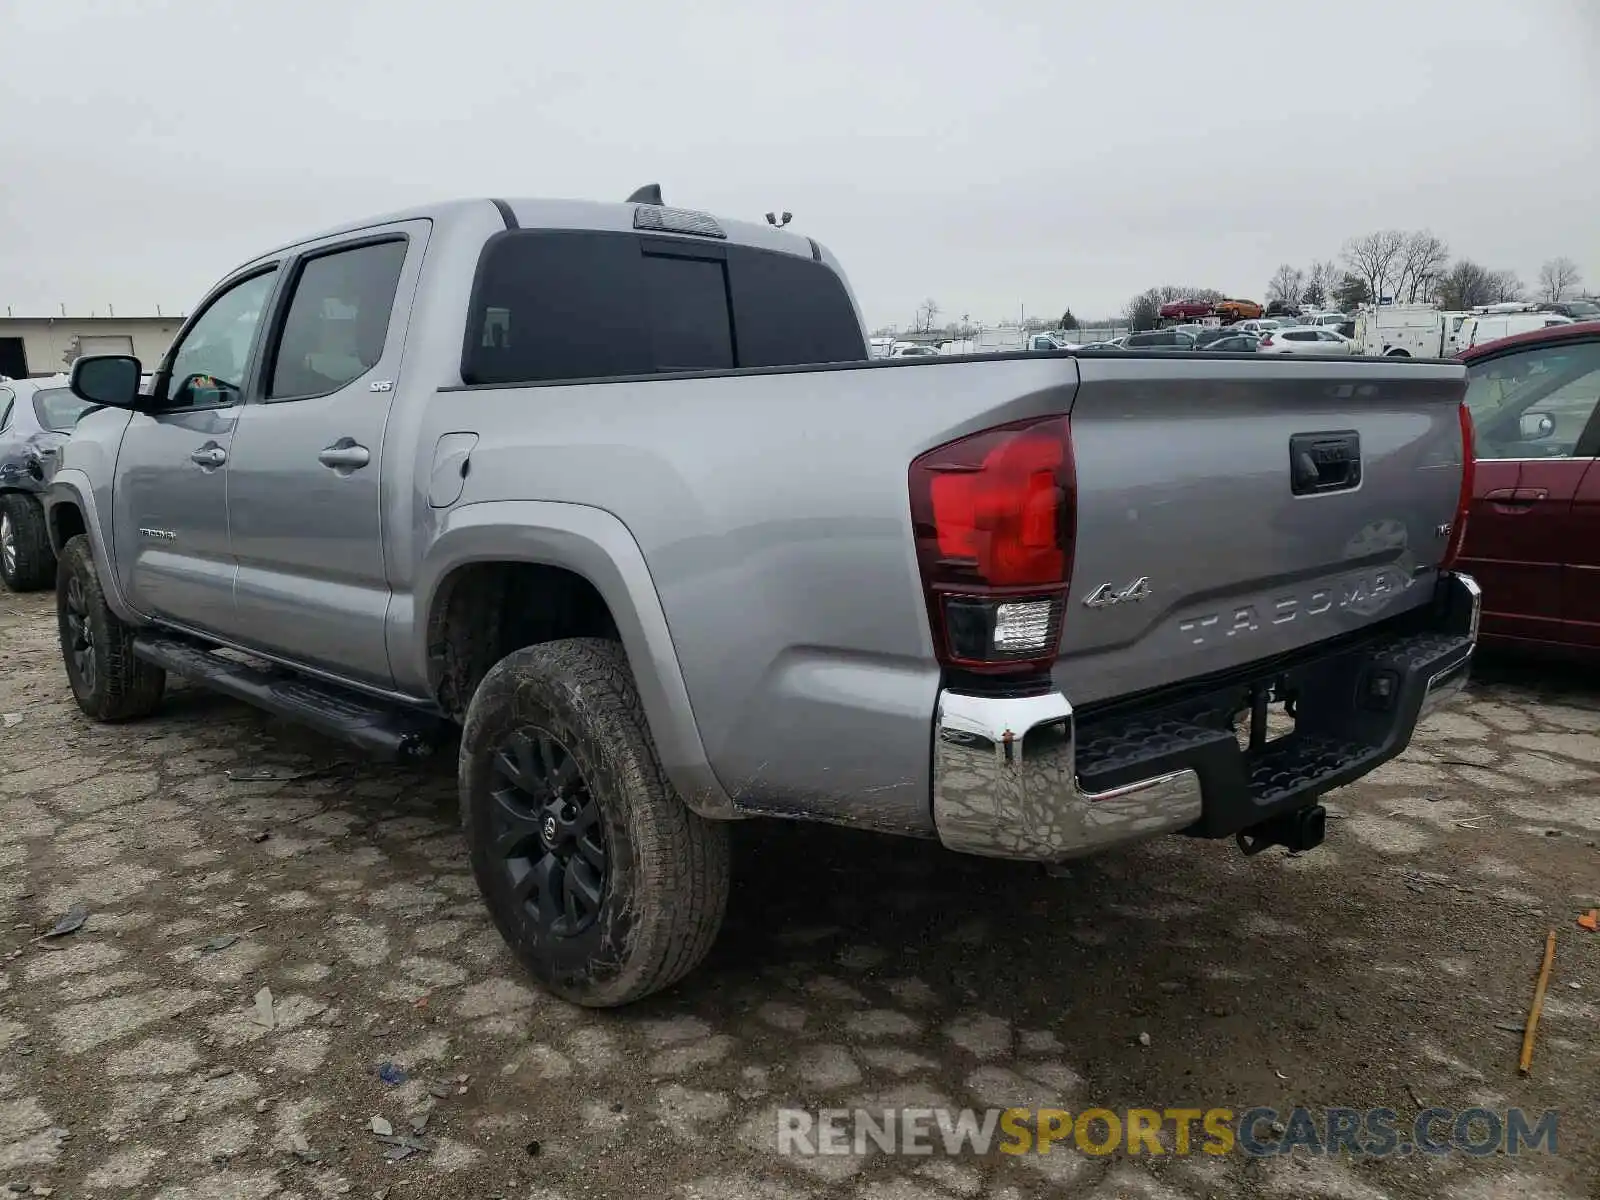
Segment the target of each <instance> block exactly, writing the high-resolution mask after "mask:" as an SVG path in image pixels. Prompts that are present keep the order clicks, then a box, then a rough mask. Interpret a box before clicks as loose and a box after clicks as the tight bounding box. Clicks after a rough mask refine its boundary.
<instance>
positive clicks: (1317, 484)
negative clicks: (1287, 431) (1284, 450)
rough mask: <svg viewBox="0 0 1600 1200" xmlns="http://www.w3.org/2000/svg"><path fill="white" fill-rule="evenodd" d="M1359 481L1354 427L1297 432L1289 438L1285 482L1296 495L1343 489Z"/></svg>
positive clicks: (1358, 438) (1358, 443) (1358, 439)
mask: <svg viewBox="0 0 1600 1200" xmlns="http://www.w3.org/2000/svg"><path fill="white" fill-rule="evenodd" d="M1360 483H1361V435H1360V434H1359V433H1357V432H1356V431H1355V430H1353V429H1351V430H1339V431H1335V432H1331V433H1297V434H1294V435H1293V436H1292V437H1290V439H1289V486H1290V490H1291V491H1293V493H1294V494H1295V495H1296V496H1320V495H1322V494H1324V493H1325V492H1346V491H1349V490H1350V489H1351V488H1353V487H1357V486H1359V485H1360Z"/></svg>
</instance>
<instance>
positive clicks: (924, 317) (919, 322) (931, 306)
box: [911, 296, 939, 333]
mask: <svg viewBox="0 0 1600 1200" xmlns="http://www.w3.org/2000/svg"><path fill="white" fill-rule="evenodd" d="M938 317H939V302H938V301H937V300H935V299H934V298H933V297H932V296H929V297H928V298H927V299H926V300H924V301H923V302H922V303H921V304H919V305H917V315H916V319H915V320H914V321H913V322H912V325H911V329H912V332H914V333H932V332H933V327H934V323H935V322H936V321H937V320H938Z"/></svg>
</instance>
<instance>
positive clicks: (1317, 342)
mask: <svg viewBox="0 0 1600 1200" xmlns="http://www.w3.org/2000/svg"><path fill="white" fill-rule="evenodd" d="M1256 349H1257V350H1258V351H1259V352H1260V353H1262V354H1354V353H1355V352H1356V344H1355V343H1354V342H1353V341H1351V340H1350V339H1349V338H1347V337H1345V336H1344V335H1343V334H1339V333H1335V332H1334V331H1333V330H1331V329H1323V328H1322V327H1321V326H1316V325H1291V326H1290V327H1289V328H1287V329H1272V330H1269V331H1267V332H1266V333H1264V334H1262V336H1261V342H1260V344H1259V345H1258V346H1257V347H1256Z"/></svg>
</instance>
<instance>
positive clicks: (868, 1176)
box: [0, 594, 1600, 1200]
mask: <svg viewBox="0 0 1600 1200" xmlns="http://www.w3.org/2000/svg"><path fill="white" fill-rule="evenodd" d="M0 664H3V665H4V671H3V673H0V713H5V714H7V716H6V718H5V720H6V727H5V728H4V729H3V730H0V915H3V917H4V921H3V926H4V934H3V941H0V1189H3V1188H4V1187H5V1186H7V1185H9V1186H10V1188H11V1190H12V1191H13V1192H17V1191H27V1190H28V1189H29V1188H31V1189H33V1191H34V1193H35V1194H40V1195H44V1194H51V1195H54V1196H57V1197H67V1196H70V1197H79V1196H96V1195H112V1194H119V1195H132V1196H140V1197H149V1196H159V1197H162V1198H165V1200H205V1198H212V1200H221V1198H233V1197H238V1198H251V1200H253V1198H257V1197H276V1198H279V1200H289V1198H291V1197H307V1198H309V1197H318V1196H337V1195H352V1196H358V1197H368V1196H373V1197H377V1196H383V1197H388V1198H389V1200H404V1198H408V1197H419V1198H420V1197H451V1198H454V1197H492V1196H503V1197H507V1198H517V1200H523V1198H528V1197H537V1198H540V1200H554V1198H556V1197H567V1198H569V1200H576V1198H577V1197H628V1198H629V1200H639V1198H642V1197H653V1196H667V1195H671V1196H679V1197H702V1198H706V1200H710V1198H724V1197H725V1198H728V1200H734V1198H737V1197H745V1196H750V1197H765V1198H768V1200H787V1198H790V1197H805V1196H835V1195H841V1196H852V1197H854V1196H859V1197H865V1198H871V1200H911V1198H913V1197H950V1198H952V1200H959V1198H961V1197H973V1196H990V1197H1024V1196H1044V1195H1066V1194H1070V1195H1073V1196H1092V1197H1147V1198H1150V1200H1162V1198H1169V1197H1191V1196H1221V1197H1232V1196H1259V1197H1284V1198H1286V1200H1296V1198H1301V1197H1321V1196H1327V1197H1338V1198H1341V1200H1376V1198H1377V1197H1380V1196H1407V1197H1409V1196H1434V1195H1438V1196H1446V1197H1454V1198H1456V1200H1491V1198H1495V1197H1506V1198H1510V1197H1518V1198H1526V1200H1552V1198H1555V1197H1572V1198H1574V1200H1578V1198H1582V1200H1592V1198H1594V1197H1600V1190H1597V1184H1596V1182H1595V1181H1596V1179H1597V1177H1600V1141H1597V1135H1596V1133H1595V1131H1594V1128H1593V1124H1592V1118H1593V1115H1594V1114H1596V1113H1597V1112H1600V934H1593V933H1587V932H1585V931H1583V930H1582V929H1580V928H1578V927H1577V926H1576V924H1575V918H1576V917H1577V915H1578V914H1579V912H1580V911H1581V910H1582V909H1583V908H1587V907H1588V906H1591V905H1596V904H1600V894H1597V893H1600V850H1597V849H1596V842H1597V839H1600V686H1596V687H1594V688H1592V690H1589V691H1585V690H1584V689H1583V687H1582V685H1581V684H1580V683H1578V682H1574V681H1570V680H1569V681H1567V682H1564V683H1550V682H1548V681H1545V682H1541V680H1542V679H1543V678H1544V677H1543V676H1542V675H1541V674H1540V673H1536V672H1531V671H1528V670H1526V669H1523V670H1521V671H1518V672H1512V673H1509V674H1506V673H1502V674H1501V675H1500V676H1499V677H1494V676H1490V677H1488V678H1486V679H1484V680H1482V681H1481V682H1480V683H1479V684H1478V685H1477V686H1476V688H1475V691H1474V693H1473V695H1472V698H1471V700H1470V701H1469V702H1467V703H1465V704H1463V705H1462V706H1461V707H1459V708H1457V709H1456V710H1454V711H1452V712H1450V713H1447V714H1444V715H1441V716H1439V717H1437V718H1435V719H1434V720H1433V721H1432V722H1431V724H1430V726H1429V727H1428V729H1427V730H1426V732H1425V733H1423V734H1420V735H1419V737H1418V739H1417V742H1416V744H1415V745H1414V747H1413V749H1412V750H1411V752H1410V753H1409V754H1408V755H1407V756H1406V757H1405V758H1404V759H1403V760H1400V761H1398V762H1396V763H1393V764H1390V765H1389V766H1388V767H1387V768H1385V769H1384V770H1382V771H1380V772H1379V773H1377V774H1375V775H1374V776H1372V777H1371V778H1370V779H1368V780H1365V781H1363V782H1362V783H1361V784H1359V785H1357V786H1355V787H1352V788H1348V789H1345V790H1343V791H1341V792H1339V793H1336V794H1334V795H1333V796H1331V797H1329V801H1328V803H1329V806H1330V808H1331V809H1332V810H1333V811H1334V812H1335V814H1336V816H1337V817H1338V819H1337V820H1335V821H1334V822H1333V823H1332V824H1331V826H1330V830H1331V833H1330V839H1329V842H1328V844H1327V845H1325V846H1324V847H1322V848H1321V849H1319V850H1317V851H1315V852H1312V853H1310V854H1306V855H1302V856H1297V857H1292V858H1291V857H1288V856H1286V855H1285V854H1283V852H1281V851H1272V852H1269V853H1267V854H1264V855H1262V856H1260V857H1258V858H1254V859H1250V860H1245V859H1244V858H1243V857H1242V856H1240V855H1239V854H1238V852H1237V851H1236V850H1235V849H1234V847H1233V846H1232V844H1231V843H1228V844H1220V843H1199V842H1192V841H1186V840H1182V839H1167V840H1164V841H1162V842H1159V843H1157V844H1154V845H1150V846H1147V847H1142V848H1139V849H1137V850H1134V851H1129V852H1126V853H1122V854H1117V855H1113V856H1108V857H1104V858H1101V859H1097V860H1094V861H1091V862H1088V863H1084V864H1081V865H1078V866H1074V867H1073V868H1072V869H1071V871H1070V872H1069V873H1067V874H1066V875H1065V876H1064V877H1050V876H1047V875H1046V874H1045V873H1043V872H1041V871H1038V870H1033V869H1019V868H1012V867H1008V866H1006V865H1004V864H995V863H985V862H980V861H973V860H967V859H962V858H959V857H956V856H953V855H950V854H947V853H945V852H943V851H942V850H940V849H938V848H937V847H936V846H933V845H925V844H919V843H910V842H900V841H892V840H886V839H876V838H870V837H861V836H854V835H850V834H847V833H841V832H838V831H834V830H829V829H822V828H809V827H784V826H765V825H763V826H748V827H741V829H740V830H739V833H740V838H739V849H738V857H737V860H736V872H737V877H736V883H735V892H734V897H733V900H732V906H731V913H730V920H729V924H728V928H727V931H726V933H725V934H724V936H723V938H722V940H721V941H720V943H719V944H718V947H717V949H716V951H715V952H714V954H713V956H712V958H711V960H710V961H709V962H708V963H707V964H706V966H705V967H704V968H703V969H702V970H701V971H699V972H698V973H697V974H696V975H694V976H693V977H692V978H691V979H690V980H689V981H688V982H687V983H686V984H684V985H682V986H681V987H679V988H678V989H676V990H675V991H673V992H672V993H670V994H668V995H666V996H662V997H658V998H656V999H654V1000H651V1001H648V1002H646V1003H644V1004H642V1005H639V1006H637V1007H634V1008H631V1009H629V1010H627V1011H625V1012H622V1013H592V1012H584V1011H580V1010H575V1009H573V1008H570V1007H568V1006H565V1005H563V1004H561V1003H558V1002H555V1001H552V1000H550V999H547V998H545V997H543V996H542V995H540V994H539V993H537V992H535V991H534V990H532V989H531V988H530V987H528V986H527V985H526V983H525V982H524V980H523V979H522V978H521V977H520V976H519V973H518V971H517V969H516V968H515V967H514V966H513V965H512V963H511V962H510V960H509V958H508V956H507V955H506V953H505V952H504V951H503V950H502V948H501V944H500V942H499V939H498V937H497V936H496V934H495V933H494V931H493V930H492V929H491V928H490V925H489V922H488V920H487V918H486V917H485V915H484V913H483V912H482V910H481V909H480V907H479V903H478V900H477V896H476V892H475V889H474V885H473V882H472V879H471V877H470V875H469V872H468V870H467V867H466V863H465V860H464V857H463V854H462V849H461V845H460V843H459V840H458V837H457V834H456V831H455V822H456V818H455V811H454V795H453V775H452V771H451V767H452V764H450V763H448V762H446V763H441V764H439V765H438V766H437V767H435V768H431V769H429V770H427V771H414V770H398V769H393V768H384V767H378V766H374V765H372V764H370V763H366V762H363V761H361V760H360V759H359V756H357V755H356V754H354V753H353V752H350V751H347V750H345V749H344V748H343V747H341V746H339V745H336V744H334V743H330V742H326V741H323V740H321V739H320V738H317V737H316V736H314V735H311V734H307V733H304V732H301V731H298V730H295V729H292V728H289V727H286V726H284V725H282V724H281V723H278V722H274V721H272V720H270V719H268V718H266V717H263V716H261V715H258V714H257V713H255V712H253V711H252V710H250V709H247V708H245V707H243V706H241V705H237V704H234V703H232V702H230V701H226V700H222V699H220V698H217V697H213V696H210V695H207V694H204V693H200V692H195V691H189V690H183V689H181V688H175V689H174V691H173V694H172V695H171V697H170V699H169V700H168V702H167V704H166V706H165V708H164V709H163V711H162V713H161V714H160V715H159V716H158V717H157V718H155V719H152V720H149V721H145V722H142V723H139V724H137V725H131V726H125V727H121V728H97V727H95V726H92V725H90V724H88V723H87V722H86V721H85V720H83V719H82V718H81V717H80V716H79V714H78V712H77V710H76V708H75V707H74V706H73V705H72V703H71V700H70V699H69V697H68V694H67V691H66V688H65V684H64V682H63V676H62V672H61V667H60V662H59V658H58V651H57V648H56V634H55V621H54V607H53V598H51V597H32V596H31V597H20V596H13V595H5V594H0ZM13 716H15V717H17V718H19V719H16V720H13ZM230 773H231V774H230ZM252 774H253V775H256V776H258V778H254V779H252V778H250V776H251V775H252ZM264 774H272V775H274V776H275V778H272V779H262V778H259V776H260V775H264ZM1469 818H1470V819H1469ZM78 904H81V905H83V906H86V908H87V912H88V917H87V920H86V922H85V923H84V924H83V926H82V927H81V928H80V929H78V930H77V931H76V932H73V933H70V934H66V935H64V936H61V937H58V938H53V939H47V938H41V937H40V935H41V934H43V933H45V932H46V931H47V930H49V929H50V928H51V927H52V925H53V924H55V923H56V922H57V921H58V920H59V919H60V918H62V917H63V915H65V914H68V913H69V912H70V911H71V910H72V909H73V907H74V905H78ZM1552 927H1553V928H1555V929H1556V930H1557V931H1558V936H1559V949H1558V951H1557V957H1556V965H1555V972H1554V977H1553V981H1552V985H1551V989H1550V997H1549V1000H1548V1002H1547V1004H1546V1006H1545V1012H1544V1019H1543V1023H1542V1025H1541V1032H1540V1038H1539V1044H1538V1048H1537V1054H1536V1058H1535V1067H1534V1072H1533V1074H1532V1076H1531V1077H1530V1078H1528V1079H1526V1080H1524V1079H1519V1077H1518V1075H1517V1071H1516V1059H1517V1051H1518V1046H1519V1037H1518V1034H1517V1032H1516V1027H1518V1026H1519V1025H1520V1023H1521V1021H1522V1018H1523V1014H1524V1013H1525V1011H1526V1008H1527V1005H1528V1002H1529V999H1530V995H1531V990H1532V981H1533V976H1534V972H1535V970H1536V968H1537V965H1538V960H1539V957H1540V955H1541V953H1542V948H1543V942H1544V936H1545V931H1546V930H1547V929H1549V928H1552ZM262 989H269V990H270V999H268V1000H267V1001H265V1002H263V1001H262V1000H261V999H259V998H258V997H259V995H260V993H261V992H262ZM269 1021H270V1023H271V1024H270V1028H269V1026H268V1022H269ZM857 1104H867V1105H871V1106H875V1107H876V1106H882V1105H886V1104H887V1105H919V1104H949V1105H954V1106H965V1105H973V1106H978V1105H997V1106H1000V1105H1060V1106H1062V1107H1066V1108H1069V1109H1072V1110H1075V1111H1076V1110H1081V1109H1083V1108H1085V1107H1089V1106H1092V1105H1102V1106H1106V1107H1109V1108H1112V1109H1121V1108H1127V1107H1138V1106H1152V1107H1157V1108H1163V1107H1181V1106H1187V1107H1196V1108H1206V1107H1210V1106H1215V1105H1222V1106H1230V1107H1233V1108H1235V1109H1236V1110H1242V1109H1244V1108H1248V1107H1250V1106H1252V1105H1271V1106H1276V1107H1278V1108H1280V1109H1283V1110H1287V1109H1288V1108H1290V1107H1292V1106H1293V1105H1295V1104H1303V1105H1308V1106H1327V1105H1346V1106H1352V1107H1356V1108H1360V1109H1367V1108H1371V1107H1380V1106H1386V1107H1389V1108H1392V1109H1395V1110H1396V1111H1397V1112H1399V1113H1401V1114H1403V1115H1404V1118H1405V1119H1406V1120H1409V1118H1410V1116H1411V1115H1412V1114H1415V1113H1416V1112H1417V1111H1418V1110H1419V1109H1420V1108H1422V1107H1425V1106H1428V1105H1434V1104H1437V1105H1442V1106H1446V1107H1450V1108H1455V1109H1462V1108H1466V1107H1469V1106H1472V1105H1485V1106H1489V1107H1494V1108H1505V1107H1508V1106H1522V1107H1524V1108H1527V1109H1533V1110H1541V1111H1542V1110H1544V1109H1547V1108H1559V1109H1560V1110H1561V1124H1560V1143H1559V1153H1558V1154H1557V1155H1555V1156H1551V1155H1546V1154H1537V1155H1534V1156H1531V1157H1527V1156H1524V1157H1521V1158H1518V1159H1515V1160H1513V1159H1510V1158H1508V1157H1505V1156H1497V1157H1489V1158H1471V1157H1468V1156H1466V1155H1460V1154H1457V1155H1451V1156H1445V1157H1434V1156H1429V1155H1421V1154H1416V1155H1411V1156H1409V1157H1405V1158H1391V1159H1387V1160H1384V1161H1373V1160H1365V1161H1355V1160H1353V1159H1352V1158H1351V1157H1350V1156H1348V1155H1344V1156H1338V1157H1312V1156H1308V1155H1305V1154H1304V1153H1297V1154H1296V1155H1294V1156H1293V1157H1289V1158H1270V1159H1258V1158H1246V1157H1245V1156H1242V1155H1237V1154H1236V1155H1232V1156H1228V1157H1225V1158H1204V1157H1189V1158H1175V1157H1173V1156H1170V1155H1169V1156H1165V1157H1162V1158H1151V1157H1149V1156H1141V1157H1138V1158H1128V1157H1116V1156H1113V1157H1109V1158H1097V1157H1089V1156H1085V1155H1081V1154H1078V1153H1077V1152H1075V1151H1071V1150H1066V1151H1060V1150H1058V1151H1057V1152H1054V1153H1052V1154H1050V1155H1048V1156H1039V1155H1028V1156H1021V1157H1008V1156H999V1155H996V1156H994V1157H993V1158H992V1159H973V1158H965V1159H948V1158H943V1157H940V1158H936V1159H932V1160H930V1159H916V1158H888V1157H885V1156H883V1155H881V1154H871V1155H868V1156H867V1157H865V1158H864V1159H856V1158H853V1157H847V1158H825V1159H796V1158H792V1157H780V1156H778V1155H777V1154H776V1152H775V1150H774V1149H773V1148H772V1146H771V1143H772V1141H773V1137H774V1129H775V1118H774V1115H773V1110H774V1108H775V1107H776V1106H779V1105H786V1106H800V1107H810V1108H818V1107H834V1106H839V1107H842V1106H852V1105H857ZM424 1114H426V1115H427V1122H426V1125H425V1126H424V1128H423V1132H422V1136H421V1137H420V1138H418V1145H419V1146H423V1147H426V1148H425V1149H418V1150H417V1151H416V1152H414V1153H411V1154H410V1155H409V1156H408V1157H406V1158H405V1159H404V1160H403V1161H399V1162H390V1161H388V1160H387V1159H386V1157H385V1155H386V1153H387V1152H390V1151H391V1149H393V1150H394V1151H395V1152H397V1153H398V1152H399V1151H400V1150H403V1149H404V1147H399V1148H395V1147H391V1146H390V1145H389V1144H386V1143H384V1142H381V1141H379V1140H378V1135H377V1134H375V1133H374V1132H373V1130H372V1128H371V1118H373V1117H374V1116H378V1117H382V1118H383V1119H384V1120H386V1121H387V1122H389V1124H390V1125H391V1126H392V1127H393V1129H394V1132H395V1135H397V1136H398V1135H403V1134H408V1133H411V1131H412V1128H413V1126H412V1120H413V1119H414V1118H421V1117H422V1116H423V1115H424ZM46 1189H50V1190H49V1191H46ZM3 1194H4V1192H3V1190H0V1195H3Z"/></svg>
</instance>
